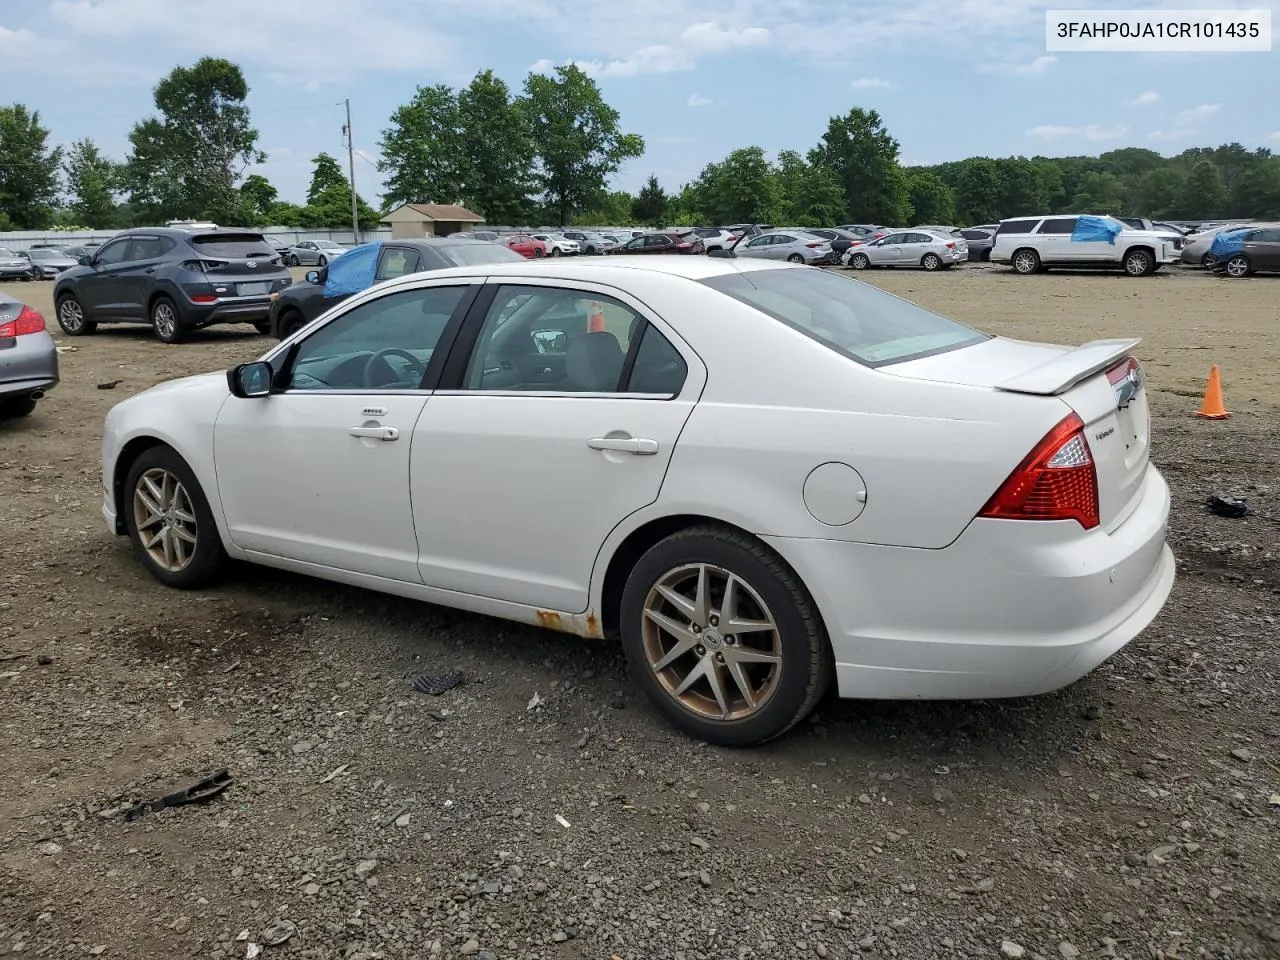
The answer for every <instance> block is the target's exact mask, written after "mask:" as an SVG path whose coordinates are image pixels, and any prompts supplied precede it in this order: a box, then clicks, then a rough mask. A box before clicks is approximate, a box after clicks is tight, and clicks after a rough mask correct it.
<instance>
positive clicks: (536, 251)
mask: <svg viewBox="0 0 1280 960" xmlns="http://www.w3.org/2000/svg"><path fill="white" fill-rule="evenodd" d="M542 257H543V253H542V251H541V250H539V249H538V248H537V247H534V248H533V259H535V260H541V259H542Z"/></svg>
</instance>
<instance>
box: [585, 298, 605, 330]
mask: <svg viewBox="0 0 1280 960" xmlns="http://www.w3.org/2000/svg"><path fill="white" fill-rule="evenodd" d="M587 333H604V307H602V306H601V305H600V304H598V303H596V302H595V301H594V300H593V301H592V302H591V309H590V312H589V313H588V314H587Z"/></svg>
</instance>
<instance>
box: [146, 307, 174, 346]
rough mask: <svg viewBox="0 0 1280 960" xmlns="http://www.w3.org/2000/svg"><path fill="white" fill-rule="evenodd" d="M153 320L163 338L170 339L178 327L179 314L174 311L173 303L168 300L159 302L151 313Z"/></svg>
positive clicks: (158, 334) (158, 333)
mask: <svg viewBox="0 0 1280 960" xmlns="http://www.w3.org/2000/svg"><path fill="white" fill-rule="evenodd" d="M151 322H152V325H153V326H154V327H155V328H156V335H157V336H158V337H159V338H160V339H161V340H168V339H170V338H171V337H172V336H173V334H174V331H176V330H177V329H178V314H177V313H176V312H175V311H174V309H173V304H171V303H169V302H168V301H167V300H162V301H160V302H159V303H157V304H156V306H155V309H154V310H153V311H152V313H151Z"/></svg>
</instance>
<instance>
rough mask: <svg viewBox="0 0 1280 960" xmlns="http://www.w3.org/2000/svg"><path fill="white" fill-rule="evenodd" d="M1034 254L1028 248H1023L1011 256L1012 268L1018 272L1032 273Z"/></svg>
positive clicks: (1034, 260)
mask: <svg viewBox="0 0 1280 960" xmlns="http://www.w3.org/2000/svg"><path fill="white" fill-rule="evenodd" d="M1036 259H1037V258H1036V255H1035V254H1034V253H1032V252H1031V251H1030V250H1023V251H1022V252H1021V253H1019V254H1018V255H1017V256H1015V257H1014V258H1013V269H1015V270H1017V271H1018V272H1019V273H1034V272H1035V269H1036Z"/></svg>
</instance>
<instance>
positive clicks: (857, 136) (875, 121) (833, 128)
mask: <svg viewBox="0 0 1280 960" xmlns="http://www.w3.org/2000/svg"><path fill="white" fill-rule="evenodd" d="M809 162H810V163H812V164H813V165H814V166H821V167H826V168H827V169H828V170H830V171H831V172H832V173H833V174H834V175H835V177H836V180H837V181H838V182H839V183H840V185H841V187H842V188H843V189H844V199H845V208H846V209H845V215H846V216H848V217H849V218H850V219H851V220H854V221H856V222H858V223H883V224H890V225H891V224H899V223H903V222H904V221H906V219H907V218H908V216H909V215H910V212H911V211H910V209H909V201H908V199H907V182H906V176H905V175H904V174H903V172H902V168H901V167H900V166H899V165H898V141H897V140H895V139H894V138H893V137H891V136H890V135H889V132H888V131H887V130H885V128H884V123H883V121H882V120H881V119H880V114H879V113H877V112H876V111H875V110H863V109H862V108H861V107H854V108H853V109H852V110H850V111H849V112H848V113H847V114H845V115H844V116H843V117H832V118H831V119H830V121H829V122H828V123H827V132H826V133H824V134H823V135H822V140H821V142H820V143H819V144H818V145H817V146H816V147H814V148H813V149H812V150H810V151H809ZM837 219H840V218H837Z"/></svg>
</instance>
